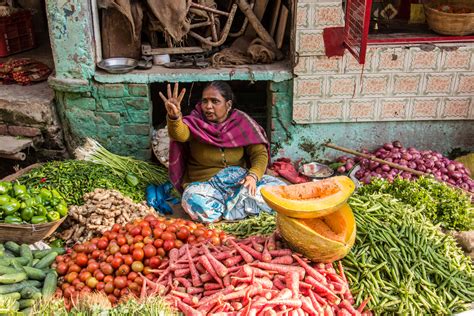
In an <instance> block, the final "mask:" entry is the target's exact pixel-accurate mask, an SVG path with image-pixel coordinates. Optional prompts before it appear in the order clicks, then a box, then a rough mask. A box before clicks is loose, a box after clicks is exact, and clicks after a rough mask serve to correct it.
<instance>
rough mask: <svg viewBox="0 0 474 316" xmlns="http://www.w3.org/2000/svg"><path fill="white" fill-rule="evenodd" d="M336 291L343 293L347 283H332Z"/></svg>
mask: <svg viewBox="0 0 474 316" xmlns="http://www.w3.org/2000/svg"><path fill="white" fill-rule="evenodd" d="M331 285H332V287H333V290H334V293H337V294H343V293H344V292H345V291H346V285H345V284H341V283H336V282H334V283H331Z"/></svg>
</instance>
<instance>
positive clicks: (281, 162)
mask: <svg viewBox="0 0 474 316" xmlns="http://www.w3.org/2000/svg"><path fill="white" fill-rule="evenodd" d="M270 170H272V171H273V172H275V173H277V174H278V175H280V176H282V177H283V178H285V179H286V180H288V181H290V182H291V183H294V184H296V183H303V182H309V181H310V180H309V179H308V178H307V177H306V176H304V175H301V174H300V173H299V172H298V171H297V170H296V168H295V166H294V165H293V164H292V163H291V159H289V158H278V159H277V160H276V161H275V162H274V163H273V164H272V166H271V167H270Z"/></svg>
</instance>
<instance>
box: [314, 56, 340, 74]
mask: <svg viewBox="0 0 474 316" xmlns="http://www.w3.org/2000/svg"><path fill="white" fill-rule="evenodd" d="M341 67H342V58H341V57H331V58H327V57H326V56H316V57H313V58H311V69H312V72H313V73H315V74H316V73H339V72H340V70H341Z"/></svg>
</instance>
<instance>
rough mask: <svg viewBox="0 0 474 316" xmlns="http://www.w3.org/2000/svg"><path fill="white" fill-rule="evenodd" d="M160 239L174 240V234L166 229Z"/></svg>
mask: <svg viewBox="0 0 474 316" xmlns="http://www.w3.org/2000/svg"><path fill="white" fill-rule="evenodd" d="M161 239H163V240H175V239H176V235H175V234H174V233H172V232H168V231H166V232H164V233H163V234H161Z"/></svg>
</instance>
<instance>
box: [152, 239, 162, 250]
mask: <svg viewBox="0 0 474 316" xmlns="http://www.w3.org/2000/svg"><path fill="white" fill-rule="evenodd" d="M153 246H155V247H156V248H160V247H161V246H163V239H155V241H154V242H153Z"/></svg>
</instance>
